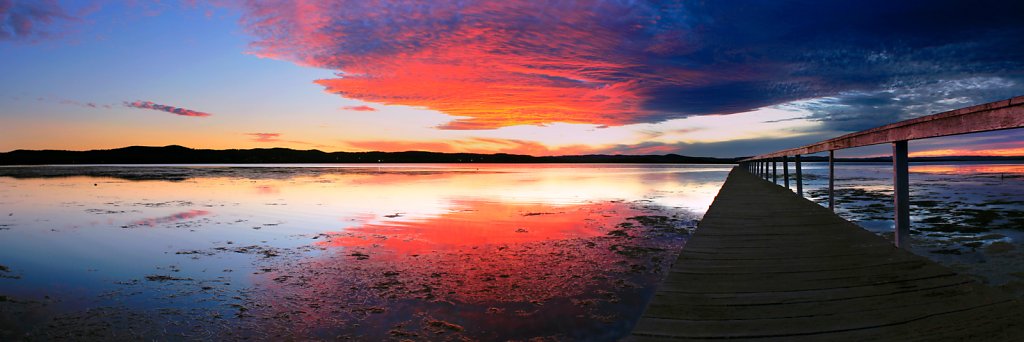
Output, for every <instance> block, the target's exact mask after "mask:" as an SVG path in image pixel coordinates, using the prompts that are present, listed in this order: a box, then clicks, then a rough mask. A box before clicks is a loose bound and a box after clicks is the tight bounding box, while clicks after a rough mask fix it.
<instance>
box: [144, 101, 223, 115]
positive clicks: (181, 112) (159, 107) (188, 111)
mask: <svg viewBox="0 0 1024 342" xmlns="http://www.w3.org/2000/svg"><path fill="white" fill-rule="evenodd" d="M124 105H125V107H131V108H141V109H152V110H159V111H162V112H168V113H171V114H175V115H181V116H192V117H207V116H211V115H213V114H210V113H204V112H200V111H194V110H191V109H185V108H180V107H174V106H167V105H162V104H156V103H153V102H150V101H135V102H127V101H126V102H124Z"/></svg>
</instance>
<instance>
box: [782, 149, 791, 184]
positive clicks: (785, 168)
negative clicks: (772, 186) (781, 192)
mask: <svg viewBox="0 0 1024 342" xmlns="http://www.w3.org/2000/svg"><path fill="white" fill-rule="evenodd" d="M782 180H783V183H785V184H786V189H789V157H787V156H782Z"/></svg>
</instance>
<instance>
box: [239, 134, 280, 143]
mask: <svg viewBox="0 0 1024 342" xmlns="http://www.w3.org/2000/svg"><path fill="white" fill-rule="evenodd" d="M245 135H248V136H252V141H255V142H278V141H281V139H280V138H281V133H245Z"/></svg>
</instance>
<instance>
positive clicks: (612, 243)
mask: <svg viewBox="0 0 1024 342" xmlns="http://www.w3.org/2000/svg"><path fill="white" fill-rule="evenodd" d="M804 166H805V167H804V173H805V178H806V183H805V192H806V195H807V197H808V198H810V199H811V200H813V201H816V202H818V203H821V204H822V205H827V197H825V196H826V193H825V186H827V180H828V179H827V169H826V165H825V164H823V163H806V164H805V165H804ZM730 168H731V167H730V166H718V165H390V164H389V165H382V166H377V165H374V166H372V167H367V166H366V165H330V166H325V165H255V166H254V165H244V167H242V166H241V165H218V166H210V165H205V166H188V167H186V166H173V165H164V166H87V167H86V166H82V167H3V168H0V340H9V339H13V338H15V337H18V336H24V334H31V335H32V336H35V337H37V338H43V339H45V338H57V337H72V338H75V339H82V338H91V339H132V340H138V339H183V338H185V339H240V338H260V339H282V338H294V339H337V338H346V337H350V338H357V339H364V340H382V339H432V340H444V339H461V338H468V339H482V340H508V339H519V340H525V339H531V338H553V339H563V340H574V339H589V340H615V339H617V338H619V337H622V336H623V335H624V334H626V333H628V332H629V330H630V328H631V327H632V325H633V324H634V323H635V321H636V319H637V318H638V316H639V315H640V314H641V311H642V310H643V308H644V307H645V305H646V303H647V302H648V301H649V299H650V297H651V295H652V293H653V290H654V287H655V285H656V284H657V283H658V281H660V279H662V278H663V276H664V272H665V271H666V270H667V267H668V266H669V264H670V263H671V262H672V261H673V260H674V258H675V256H676V255H677V254H678V251H679V250H680V249H681V248H683V245H684V244H685V241H686V239H687V237H688V236H689V234H690V232H691V231H692V230H693V229H694V226H695V224H696V223H697V220H699V219H700V217H701V216H702V215H703V213H704V211H705V210H706V209H707V207H708V205H710V204H711V202H712V200H713V198H714V195H715V194H717V192H718V189H719V187H720V186H721V183H722V182H723V181H724V179H725V176H726V174H727V172H728V170H729V169H730ZM910 171H911V200H912V202H911V211H912V217H911V219H912V235H911V236H912V240H913V242H912V244H913V247H912V251H913V252H915V253H917V254H920V255H924V256H926V257H929V258H931V259H933V260H936V261H938V262H940V263H943V264H945V265H947V266H949V267H952V268H954V269H956V270H958V271H961V272H964V273H966V274H970V275H973V276H975V277H977V278H978V279H979V280H981V281H983V282H986V283H989V284H991V285H993V286H998V287H999V288H1001V289H1003V290H1005V291H1007V292H1009V293H1013V294H1016V295H1018V296H1022V297H1024V282H1022V281H1024V245H1022V243H1024V166H1022V165H1015V164H971V163H956V164H913V165H912V166H911V170H910ZM780 172H781V170H780ZM836 174H837V180H836V187H837V212H838V213H839V214H840V215H841V216H843V217H845V218H847V219H850V220H852V221H854V222H856V223H858V224H860V225H861V226H863V227H864V228H865V229H868V230H871V231H874V232H876V233H877V234H879V235H881V236H883V237H887V238H891V235H892V219H891V215H892V214H891V213H892V204H891V203H892V199H891V196H892V190H891V177H892V174H891V166H890V165H889V164H886V163H879V164H839V165H838V167H837V171H836Z"/></svg>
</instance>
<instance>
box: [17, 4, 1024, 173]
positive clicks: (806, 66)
mask: <svg viewBox="0 0 1024 342" xmlns="http://www.w3.org/2000/svg"><path fill="white" fill-rule="evenodd" d="M1020 13H1024V2H1019V1H986V0H979V1H944V0H939V1H913V0H908V1H898V2H894V1H871V0H860V1H841V0H837V1H810V0H799V1H797V0H790V1H783V0H772V1H630V0H609V1H582V0H578V1H551V2H549V1H518V0H502V1H455V0H453V1H436V0H435V1H388V0H375V1H365V0H364V1H301V0H289V1H255V0H254V1H241V0H238V1H232V0H218V1H182V2H173V1H143V0H135V1H95V2H93V1H56V0H34V1H22V0H0V151H11V150H16V149H67V150H88V149H107V148H118V147H124V146H131V145H146V146H164V145H183V146H188V147H192V148H214V149H225V148H259V147H289V148H295V149H319V150H324V151H377V150H379V151H406V150H426V151H437V152H475V153H498V152H501V153H520V154H532V155H565V154H590V153H604V154H668V153H677V154H683V155H691V156H715V157H733V156H749V155H756V154H761V153H767V152H772V151H776V150H780V149H785V148H792V147H797V146H802V145H806V144H810V143H814V142H817V141H820V140H825V139H828V138H832V137H835V136H838V135H842V134H846V133H850V132H855V131H859V130H864V129H868V128H872V127H875V126H879V125H883V124H887V123H892V122H896V121H900V120H905V119H909V118H914V117H918V116H923V115H928V114H934V113H938V112H942V111H946V110H952V109H957V108H961V107H965V106H970V105H974V104H980V103H986V102H991V101H996V100H1002V99H1006V98H1010V97H1013V96H1018V95H1024V20H1020V17H1019V15H1020ZM1022 137H1024V132H1021V130H1010V131H1002V132H991V133H983V134H973V135H964V136H955V137H947V138H938V139H928V140H921V141H914V142H911V144H910V148H911V152H912V155H918V156H941V155H1024V139H1022ZM889 149H890V147H888V146H876V147H869V148H862V149H856V150H850V151H840V152H838V153H837V154H838V155H840V156H869V155H884V154H887V153H888V152H889Z"/></svg>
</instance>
